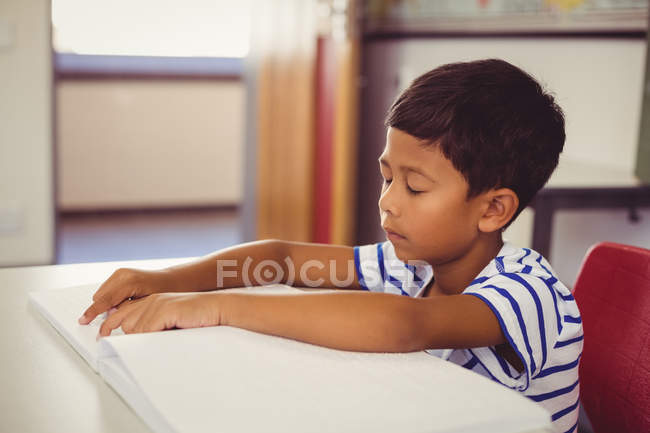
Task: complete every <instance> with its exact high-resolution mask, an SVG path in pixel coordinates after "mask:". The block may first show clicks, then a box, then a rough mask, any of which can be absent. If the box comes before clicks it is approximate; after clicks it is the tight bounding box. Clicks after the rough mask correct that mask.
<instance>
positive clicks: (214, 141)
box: [57, 79, 245, 210]
mask: <svg viewBox="0 0 650 433" xmlns="http://www.w3.org/2000/svg"><path fill="white" fill-rule="evenodd" d="M244 98H245V95H244V85H243V84H242V82H240V81H237V80H235V81H233V80H224V81H219V80H216V81H215V80H203V79H194V80H192V79H172V80H143V79H136V80H107V79H95V80H69V79H66V80H62V81H60V82H59V83H58V85H57V110H58V113H57V116H58V124H57V127H58V143H57V146H58V159H57V160H58V191H59V200H58V207H59V209H62V210H91V209H92V210H96V209H102V210H106V209H129V208H148V207H154V208H160V207H178V206H180V207H185V206H188V207H189V206H213V205H223V204H238V203H239V202H240V201H241V199H242V172H243V167H242V164H243V162H242V160H243V133H244V130H243V121H244Z"/></svg>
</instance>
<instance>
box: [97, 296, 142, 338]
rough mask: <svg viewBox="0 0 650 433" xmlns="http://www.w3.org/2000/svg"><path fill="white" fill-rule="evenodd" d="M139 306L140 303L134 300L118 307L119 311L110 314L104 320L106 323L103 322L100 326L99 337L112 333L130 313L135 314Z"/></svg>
mask: <svg viewBox="0 0 650 433" xmlns="http://www.w3.org/2000/svg"><path fill="white" fill-rule="evenodd" d="M137 307H138V303H137V302H135V301H134V302H129V303H127V304H125V305H123V306H122V307H120V308H118V309H117V311H115V312H114V313H113V314H111V315H110V316H108V317H107V318H106V320H104V323H102V325H101V326H100V327H99V333H98V334H97V338H99V337H107V336H109V335H111V332H112V331H113V329H117V328H119V327H120V326H122V323H123V322H124V320H125V319H126V318H127V317H129V315H130V314H133V310H135V309H137Z"/></svg>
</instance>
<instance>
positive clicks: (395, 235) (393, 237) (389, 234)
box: [383, 227, 406, 241]
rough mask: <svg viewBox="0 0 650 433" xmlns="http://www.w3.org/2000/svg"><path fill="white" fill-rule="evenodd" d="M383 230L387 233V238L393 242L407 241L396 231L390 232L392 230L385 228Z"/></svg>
mask: <svg viewBox="0 0 650 433" xmlns="http://www.w3.org/2000/svg"><path fill="white" fill-rule="evenodd" d="M383 229H384V231H385V232H386V236H387V237H388V239H390V240H391V241H400V240H405V239H406V238H405V237H404V236H402V235H400V234H399V233H397V232H394V231H392V230H390V229H388V228H386V227H383Z"/></svg>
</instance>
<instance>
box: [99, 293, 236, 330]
mask: <svg viewBox="0 0 650 433" xmlns="http://www.w3.org/2000/svg"><path fill="white" fill-rule="evenodd" d="M224 296H227V295H226V294H224V293H214V292H212V293H189V294H188V293H159V294H153V295H150V296H147V297H145V298H140V299H135V300H129V301H124V302H123V303H122V304H121V305H120V306H119V307H118V308H117V309H116V310H115V311H114V312H112V313H111V314H110V315H109V316H108V318H107V319H106V320H105V321H104V323H102V326H101V327H100V328H99V334H98V335H97V338H99V337H106V336H108V335H110V334H111V331H112V330H113V329H117V328H119V327H122V330H123V331H124V332H125V333H127V334H132V333H138V332H154V331H162V330H165V329H173V328H199V327H203V326H218V325H220V324H221V314H220V313H221V308H222V305H221V302H220V301H222V300H223V299H224V298H223V297H224Z"/></svg>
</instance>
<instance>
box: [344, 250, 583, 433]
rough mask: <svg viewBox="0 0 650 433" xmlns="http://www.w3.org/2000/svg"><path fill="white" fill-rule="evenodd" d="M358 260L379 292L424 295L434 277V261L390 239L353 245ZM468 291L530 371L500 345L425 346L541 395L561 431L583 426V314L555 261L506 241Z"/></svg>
mask: <svg viewBox="0 0 650 433" xmlns="http://www.w3.org/2000/svg"><path fill="white" fill-rule="evenodd" d="M354 260H355V265H356V271H357V276H358V278H359V282H360V284H361V286H362V287H363V288H364V289H366V290H370V291H373V292H385V293H393V294H397V295H405V296H411V297H420V296H422V294H423V292H424V290H425V288H426V287H427V285H428V284H429V282H431V281H432V279H433V278H434V275H433V269H432V267H431V266H430V265H429V264H428V263H426V262H418V263H414V264H413V263H408V264H407V263H404V262H402V261H401V260H399V259H398V258H397V256H396V255H395V250H394V248H393V244H392V243H391V242H388V241H387V242H381V243H378V244H374V245H364V246H357V247H354ZM462 294H465V295H471V296H476V297H477V298H479V299H481V300H483V301H484V302H485V303H486V304H487V305H488V306H489V307H490V308H491V309H492V311H493V312H494V314H495V315H496V317H497V319H498V320H499V324H500V325H501V329H502V330H503V333H504V335H505V336H506V339H507V340H508V342H509V343H510V345H511V346H512V348H513V349H514V350H515V352H516V353H517V355H518V356H519V358H520V359H521V361H522V363H523V365H524V366H525V371H524V372H523V373H519V372H517V370H515V368H514V367H513V366H512V365H510V363H509V362H508V361H506V359H505V358H503V357H502V356H500V355H499V354H497V352H496V350H495V346H491V347H476V348H470V349H429V350H426V352H427V353H429V354H431V355H434V356H438V357H440V358H442V359H445V360H448V361H450V362H453V363H455V364H459V365H462V366H463V367H465V368H468V369H470V370H472V371H475V372H476V373H478V374H480V375H483V376H486V377H488V378H490V379H492V380H494V381H496V382H499V383H500V384H502V385H504V386H507V387H509V388H511V389H514V390H516V391H519V392H521V393H522V394H523V395H524V396H526V397H528V398H530V399H532V400H534V401H536V402H538V403H539V404H540V405H542V406H543V407H544V408H545V409H546V410H547V411H549V412H550V414H551V419H552V421H553V425H554V427H555V430H556V431H557V432H559V433H563V432H574V431H577V422H578V406H579V393H580V385H579V383H578V363H579V360H580V356H581V354H582V346H583V332H582V320H581V318H580V311H579V310H578V306H577V304H576V302H575V299H573V296H572V295H571V292H570V291H569V289H567V288H566V287H565V286H564V285H563V284H562V283H561V282H560V281H559V280H558V279H557V278H556V277H555V275H554V273H553V269H552V268H551V266H550V265H549V263H548V262H547V261H546V260H545V259H544V258H543V257H542V256H541V255H540V254H539V253H537V252H535V251H532V250H530V249H527V248H517V247H515V246H513V245H512V244H510V243H509V242H505V243H504V245H503V247H502V248H501V250H500V251H499V254H498V255H497V257H495V258H494V259H493V260H492V261H491V262H490V263H489V264H488V265H487V266H486V267H485V268H484V269H483V270H482V271H481V272H480V273H479V274H478V275H477V276H476V278H475V279H474V281H472V282H471V283H470V285H469V286H468V287H466V288H465V290H464V291H463V292H462Z"/></svg>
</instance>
